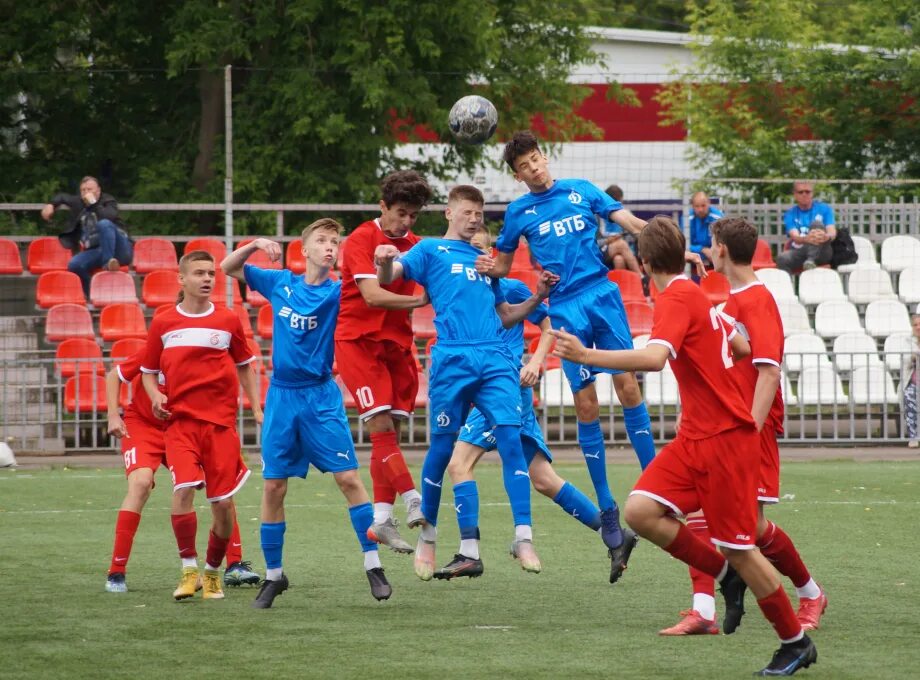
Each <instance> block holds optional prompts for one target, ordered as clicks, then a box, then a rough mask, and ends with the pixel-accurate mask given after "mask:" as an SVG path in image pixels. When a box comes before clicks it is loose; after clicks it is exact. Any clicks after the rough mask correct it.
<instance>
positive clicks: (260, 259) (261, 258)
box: [217, 238, 284, 269]
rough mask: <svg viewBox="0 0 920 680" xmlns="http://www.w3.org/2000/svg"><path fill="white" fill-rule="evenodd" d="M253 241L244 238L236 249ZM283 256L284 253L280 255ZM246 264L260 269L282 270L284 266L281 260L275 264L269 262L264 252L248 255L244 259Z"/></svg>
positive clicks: (253, 239)
mask: <svg viewBox="0 0 920 680" xmlns="http://www.w3.org/2000/svg"><path fill="white" fill-rule="evenodd" d="M255 240H256V239H255V238H245V239H243V240H242V241H240V242H239V243H237V244H236V247H237V248H242V247H243V246H245V245H246V244H248V243H252V242H253V241H255ZM283 254H284V253H282V255H283ZM217 264H220V262H218V263H217ZM246 264H252V265H255V266H256V267H261V268H262V269H284V265H283V264H282V263H281V260H278V261H277V262H272V261H271V260H269V259H268V255H266V254H265V251H264V250H257V251H256V252H254V253H253V254H252V255H250V256H249V257H248V258H247V259H246Z"/></svg>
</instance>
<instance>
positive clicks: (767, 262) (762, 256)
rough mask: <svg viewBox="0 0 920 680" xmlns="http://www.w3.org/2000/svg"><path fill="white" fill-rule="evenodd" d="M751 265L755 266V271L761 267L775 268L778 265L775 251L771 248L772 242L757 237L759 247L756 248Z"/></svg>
mask: <svg viewBox="0 0 920 680" xmlns="http://www.w3.org/2000/svg"><path fill="white" fill-rule="evenodd" d="M751 266H752V267H753V268H754V271H758V270H760V269H773V268H774V267H776V262H774V261H773V251H772V250H771V249H770V244H769V243H767V242H766V241H764V240H763V239H762V238H759V239H757V247H756V248H755V250H754V259H753V260H751Z"/></svg>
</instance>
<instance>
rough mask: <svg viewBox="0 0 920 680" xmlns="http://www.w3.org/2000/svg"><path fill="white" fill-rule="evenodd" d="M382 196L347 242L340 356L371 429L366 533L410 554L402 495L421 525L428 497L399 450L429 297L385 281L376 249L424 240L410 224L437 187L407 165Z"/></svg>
mask: <svg viewBox="0 0 920 680" xmlns="http://www.w3.org/2000/svg"><path fill="white" fill-rule="evenodd" d="M381 194H382V199H381V201H380V217H378V218H377V219H374V220H371V221H369V222H364V223H363V224H361V225H359V226H358V228H357V229H355V230H354V231H353V232H352V233H351V234H350V235H349V236H348V239H347V240H346V241H345V245H344V246H343V248H342V257H341V263H342V298H341V309H340V311H339V318H338V324H337V325H336V330H335V359H336V364H337V366H338V370H339V374H340V375H341V376H342V380H343V381H344V383H345V386H346V387H347V388H348V389H349V391H350V392H351V394H352V396H354V398H355V402H356V403H357V404H358V412H359V413H360V414H361V419H362V420H364V421H365V424H366V426H367V429H368V431H369V432H370V439H371V464H370V469H371V481H372V482H373V486H374V523H373V524H372V525H371V528H370V529H368V532H367V535H368V537H369V538H370V539H371V540H374V541H377V542H379V543H384V544H386V545H388V546H390V547H391V548H393V549H394V550H396V551H397V552H403V553H411V552H412V551H413V547H412V546H411V545H410V544H409V543H407V542H406V541H405V540H403V539H402V537H401V536H400V535H399V532H398V531H397V530H396V523H395V522H394V520H393V502H394V501H395V500H396V495H397V494H399V495H400V496H402V499H403V502H404V503H405V504H406V524H407V525H408V526H409V527H416V526H419V525H420V524H421V523H422V520H423V518H422V512H421V508H420V505H421V495H420V494H419V492H418V491H416V489H415V482H413V481H412V475H411V474H410V473H409V468H408V467H407V466H406V460H405V458H404V457H403V454H402V451H401V450H400V448H399V432H400V424H401V422H402V421H403V420H404V419H406V418H408V417H409V414H410V413H412V411H413V410H414V408H415V397H416V394H417V393H418V369H417V368H416V363H415V357H414V355H413V353H412V343H413V342H414V338H413V335H412V322H411V321H410V318H409V311H410V310H411V309H414V308H416V307H422V306H424V305H426V304H428V298H427V296H425V295H424V294H423V295H415V294H414V291H415V283H414V282H412V281H406V280H404V279H400V280H398V281H394V282H393V283H390V284H387V285H385V286H383V285H381V284H380V283H378V281H377V268H376V266H375V265H374V250H375V249H376V248H377V246H379V245H382V244H389V245H394V246H396V247H397V248H398V249H399V251H400V252H406V251H407V250H409V249H410V248H411V247H412V246H413V245H415V244H416V243H418V241H419V237H418V236H416V235H415V234H413V233H412V231H411V228H412V225H414V224H415V221H416V219H418V214H419V212H421V210H422V208H423V207H425V205H426V204H427V203H428V202H429V201H430V200H431V188H430V187H429V186H428V183H427V182H426V181H425V180H424V179H423V178H422V176H421V175H419V174H418V173H417V172H415V171H413V170H400V171H398V172H393V173H390V174H389V175H387V176H386V177H384V179H383V182H382V183H381Z"/></svg>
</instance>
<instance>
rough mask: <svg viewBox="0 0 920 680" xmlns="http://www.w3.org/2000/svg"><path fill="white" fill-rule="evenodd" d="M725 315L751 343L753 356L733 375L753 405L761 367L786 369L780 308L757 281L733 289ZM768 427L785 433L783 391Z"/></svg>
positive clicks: (778, 393)
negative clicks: (768, 366) (784, 366)
mask: <svg viewBox="0 0 920 680" xmlns="http://www.w3.org/2000/svg"><path fill="white" fill-rule="evenodd" d="M722 313H723V314H724V315H725V316H727V317H728V320H729V321H730V322H731V323H733V324H734V326H735V328H737V329H738V332H739V333H741V334H742V335H743V336H744V337H745V338H746V339H747V341H748V342H749V343H751V355H750V356H748V357H745V358H744V359H739V360H737V361H736V362H735V368H734V369H733V370H732V374H733V375H734V377H735V378H736V380H738V382H739V384H740V385H741V391H742V392H743V393H744V396H745V398H746V399H747V400H748V403H749V404H752V405H753V403H754V388H755V386H756V385H757V375H758V373H757V364H771V365H773V366H776V367H778V368H782V363H783V347H784V344H785V341H784V336H783V320H782V319H781V318H780V316H779V308H778V307H777V306H776V301H775V300H774V299H773V296H772V295H771V294H770V291H768V290H767V287H766V286H764V285H763V284H762V283H761V282H760V281H756V282H754V283H751V284H748V285H747V286H744V287H743V288H738V289H737V290H733V291H732V292H731V295H729V296H728V302H726V303H725V309H723V310H722ZM764 427H771V428H773V430H774V431H775V432H776V433H777V434H782V433H783V393H782V390H781V389H779V388H778V389H777V390H776V395H775V396H774V397H773V405H772V406H771V407H770V413H769V414H768V415H767V420H766V421H765V422H764Z"/></svg>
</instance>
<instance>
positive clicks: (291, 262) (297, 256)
mask: <svg viewBox="0 0 920 680" xmlns="http://www.w3.org/2000/svg"><path fill="white" fill-rule="evenodd" d="M339 252H341V251H339ZM285 254H286V256H285V262H287V268H288V269H290V270H291V271H292V272H294V273H295V274H303V273H304V272H305V271H307V260H306V258H305V257H304V256H303V243H302V242H301V240H300V239H299V238H298V239H295V240H293V241H291V242H289V243H288V244H287V249H286V253H285Z"/></svg>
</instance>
